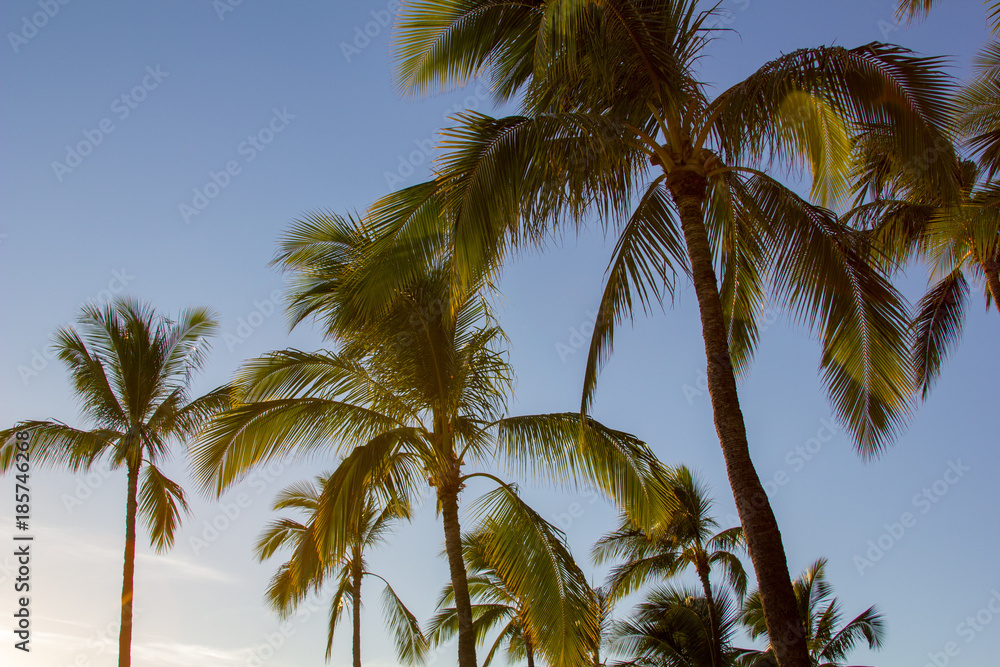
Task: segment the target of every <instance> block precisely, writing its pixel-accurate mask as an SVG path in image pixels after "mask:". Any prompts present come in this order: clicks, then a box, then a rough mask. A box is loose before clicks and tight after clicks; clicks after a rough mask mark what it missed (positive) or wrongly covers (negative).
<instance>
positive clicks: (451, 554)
mask: <svg viewBox="0 0 1000 667" xmlns="http://www.w3.org/2000/svg"><path fill="white" fill-rule="evenodd" d="M452 477H453V479H450V480H449V481H448V482H447V483H445V484H442V485H441V486H439V487H438V500H439V501H440V502H441V516H442V518H443V519H444V546H445V551H446V552H447V553H448V566H449V567H450V568H451V585H452V588H453V589H454V591H455V612H456V614H457V615H458V665H459V667H476V637H475V633H474V632H473V629H472V599H471V598H470V597H469V580H468V577H467V576H466V572H465V560H464V559H463V558H462V527H461V526H460V525H459V523H458V487H459V482H458V473H457V471H456V473H455V474H454V475H453V476H452Z"/></svg>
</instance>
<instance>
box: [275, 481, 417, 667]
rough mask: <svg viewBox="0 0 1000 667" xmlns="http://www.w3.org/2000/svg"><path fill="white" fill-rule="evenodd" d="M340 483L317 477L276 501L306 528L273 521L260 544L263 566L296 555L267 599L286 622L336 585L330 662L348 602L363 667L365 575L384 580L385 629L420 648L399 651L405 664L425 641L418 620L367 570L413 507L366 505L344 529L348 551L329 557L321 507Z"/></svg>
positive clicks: (356, 659)
mask: <svg viewBox="0 0 1000 667" xmlns="http://www.w3.org/2000/svg"><path fill="white" fill-rule="evenodd" d="M345 470H346V468H345ZM336 483H337V480H336V479H335V474H330V475H326V476H321V477H317V478H316V480H315V482H305V483H300V484H295V485H293V486H290V487H288V488H286V489H285V490H283V491H282V492H281V493H280V494H278V497H277V498H276V499H275V503H274V509H275V510H286V509H291V510H298V511H300V512H303V513H305V523H302V522H299V521H296V520H294V519H290V518H281V519H277V520H274V521H272V522H271V523H270V524H268V526H267V527H266V529H265V530H264V532H263V533H262V534H261V536H260V538H259V539H258V541H257V546H256V553H257V556H258V557H259V558H260V559H261V560H262V561H263V560H266V559H268V558H271V557H273V556H274V554H275V553H276V552H277V551H278V550H280V549H290V550H291V551H292V555H291V557H290V558H289V559H288V560H287V561H285V562H284V563H283V564H282V565H281V567H280V568H279V569H278V571H277V573H275V575H274V577H273V578H272V579H271V585H270V587H269V588H268V591H267V600H268V602H269V603H270V605H271V606H272V607H273V608H274V609H275V610H276V611H277V612H278V613H279V614H280V615H281V616H282V617H287V616H289V615H291V613H292V612H294V611H295V609H296V607H297V606H298V604H299V603H300V602H301V601H302V600H303V599H304V598H305V597H306V596H307V595H308V594H309V592H310V591H315V592H319V590H320V589H321V588H323V586H324V585H325V584H326V583H327V582H328V581H331V580H332V581H334V582H336V589H335V590H334V593H333V597H332V599H331V603H330V622H329V629H328V632H327V641H326V659H327V660H329V659H330V655H331V653H332V651H333V635H334V631H335V630H336V628H337V625H338V624H339V622H340V618H341V614H342V612H343V610H344V603H345V602H346V603H348V604H350V606H351V610H352V619H351V620H352V625H353V630H354V634H353V639H352V654H353V658H354V667H361V583H362V580H363V579H364V577H366V576H367V577H375V578H377V579H381V580H382V582H383V583H384V584H385V588H384V589H383V591H382V609H383V612H384V614H385V619H386V623H387V625H389V627H390V628H391V629H392V630H393V631H394V634H395V637H396V641H397V643H398V644H400V645H408V644H415V645H417V646H416V647H415V648H414V649H413V650H411V651H409V652H402V651H401V653H400V656H399V657H400V660H404V661H405V660H406V658H407V656H408V655H411V654H414V653H419V652H421V651H422V647H423V645H424V644H425V640H424V638H423V635H422V634H421V632H420V628H419V626H418V625H417V621H416V618H415V617H414V616H413V614H412V613H410V611H409V610H408V609H407V608H406V606H405V605H404V604H403V603H402V601H401V600H400V599H399V596H398V595H396V592H395V591H394V590H393V588H392V586H391V585H390V584H389V582H388V581H386V580H385V579H384V578H383V577H382V576H381V575H378V574H375V573H374V572H369V571H368V564H367V562H366V560H365V554H366V552H367V551H368V550H370V549H372V548H374V547H376V546H378V545H379V544H382V543H384V542H385V541H386V539H387V538H388V533H389V531H390V530H391V529H392V527H393V524H394V523H395V522H397V521H399V520H405V519H409V518H410V508H409V506H408V505H406V504H405V503H401V502H395V501H393V502H389V503H388V504H387V505H386V506H385V507H383V508H381V509H379V507H377V506H376V505H375V503H374V502H372V501H369V502H368V503H367V504H365V505H363V506H362V508H361V512H360V513H359V514H357V515H355V516H353V517H348V519H349V521H350V526H349V527H348V528H347V529H346V530H345V533H346V534H347V541H348V548H347V550H346V552H344V553H330V552H329V551H326V550H324V549H322V548H321V547H320V544H321V542H322V540H321V539H320V537H319V535H318V534H317V531H318V525H320V524H322V522H323V519H324V514H325V512H326V510H327V509H328V505H326V504H324V502H323V500H324V497H325V496H326V495H327V492H328V490H329V489H332V487H333V486H334V485H335V484H336ZM327 520H329V519H327Z"/></svg>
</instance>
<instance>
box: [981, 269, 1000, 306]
mask: <svg viewBox="0 0 1000 667" xmlns="http://www.w3.org/2000/svg"><path fill="white" fill-rule="evenodd" d="M983 271H984V272H985V273H986V285H987V287H989V289H990V296H992V297H993V305H994V306H996V309H997V312H998V313H1000V259H995V260H993V261H992V262H984V263H983Z"/></svg>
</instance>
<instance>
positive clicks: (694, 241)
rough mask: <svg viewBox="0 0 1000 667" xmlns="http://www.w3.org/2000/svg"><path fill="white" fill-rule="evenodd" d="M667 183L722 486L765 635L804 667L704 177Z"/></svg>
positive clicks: (790, 661)
mask: <svg viewBox="0 0 1000 667" xmlns="http://www.w3.org/2000/svg"><path fill="white" fill-rule="evenodd" d="M667 184H668V187H669V188H670V192H671V195H672V197H673V200H674V203H675V204H676V205H677V210H678V212H679V214H680V219H681V225H682V227H683V230H684V240H685V243H686V245H687V251H688V257H689V258H690V260H691V271H692V279H693V281H694V287H695V292H696V294H697V296H698V308H699V311H700V313H701V326H702V335H703V337H704V339H705V354H706V355H707V357H708V392H709V395H710V396H711V398H712V413H713V417H714V420H715V430H716V432H717V433H718V435H719V442H720V444H721V445H722V453H723V455H724V456H725V459H726V472H727V474H728V476H729V485H730V486H731V487H732V491H733V497H734V499H735V500H736V508H737V511H738V512H739V515H740V522H741V523H742V525H743V531H744V534H745V535H746V540H747V547H748V551H749V552H750V560H751V561H752V562H753V567H754V571H755V572H756V574H757V583H758V587H759V590H760V596H761V601H762V603H763V606H764V617H765V619H766V622H767V631H768V637H769V638H770V641H771V646H772V647H773V648H774V653H775V657H777V659H778V664H779V665H780V666H781V667H810V663H809V652H808V649H807V647H806V641H805V631H804V629H803V627H802V620H801V619H800V618H799V614H798V608H797V607H796V604H795V594H794V593H793V590H792V583H791V577H790V576H789V574H788V565H787V563H786V561H785V550H784V546H783V545H782V543H781V533H780V531H779V530H778V522H777V521H776V520H775V518H774V513H773V512H772V511H771V504H770V502H769V501H768V498H767V493H766V492H765V491H764V487H763V486H762V485H761V483H760V478H759V477H758V476H757V471H756V470H755V469H754V467H753V462H752V461H751V460H750V448H749V445H748V443H747V435H746V426H745V425H744V422H743V413H742V412H741V411H740V402H739V396H738V394H737V391H736V376H735V375H734V374H733V366H732V362H731V360H730V358H729V340H728V336H727V334H726V322H725V317H724V316H723V311H722V300H721V298H720V297H719V288H718V284H717V282H716V276H715V268H714V266H713V262H712V249H711V246H710V245H709V242H708V234H707V232H706V230H705V223H704V210H703V206H704V203H705V195H706V189H707V185H708V184H707V181H706V180H705V178H704V177H703V176H701V175H699V174H696V173H694V172H691V171H674V172H672V173H670V174H669V175H668V179H667Z"/></svg>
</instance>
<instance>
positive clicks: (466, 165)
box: [376, 0, 951, 667]
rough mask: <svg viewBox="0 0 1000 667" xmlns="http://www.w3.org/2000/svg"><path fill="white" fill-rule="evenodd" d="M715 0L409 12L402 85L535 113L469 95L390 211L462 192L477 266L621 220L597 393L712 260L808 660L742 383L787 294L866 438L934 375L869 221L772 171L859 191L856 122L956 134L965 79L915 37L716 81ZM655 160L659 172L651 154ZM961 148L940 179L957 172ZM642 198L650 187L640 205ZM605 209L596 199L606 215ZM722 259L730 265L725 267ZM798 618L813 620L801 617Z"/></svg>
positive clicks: (722, 421)
mask: <svg viewBox="0 0 1000 667" xmlns="http://www.w3.org/2000/svg"><path fill="white" fill-rule="evenodd" d="M712 20H713V15H712V11H705V12H699V11H698V8H697V2H695V0H672V1H664V2H649V1H643V0H530V1H528V2H519V3H509V2H503V1H499V0H412V1H411V2H407V3H404V4H403V7H402V8H401V11H400V14H399V30H398V41H397V55H398V57H399V68H398V70H399V80H400V85H401V87H402V88H403V89H404V90H406V91H408V92H413V93H418V92H423V91H426V90H432V89H441V88H445V87H450V86H457V85H461V84H463V83H466V82H468V81H469V80H470V79H471V78H473V77H479V76H481V77H485V78H487V79H489V81H490V83H491V84H492V89H493V91H494V94H495V97H496V98H497V100H498V101H499V102H513V101H517V102H520V104H521V107H522V114H521V115H519V116H512V117H508V118H501V119H494V118H491V117H488V116H485V115H483V114H478V113H471V112H469V113H466V114H463V115H461V116H460V117H459V118H458V119H457V120H458V122H459V123H460V125H459V126H458V127H456V128H453V129H451V130H448V131H446V132H445V136H444V140H443V142H442V143H443V148H444V149H445V153H444V155H443V156H441V158H440V159H439V160H438V162H437V165H436V173H435V179H434V180H433V181H432V182H430V183H427V184H421V185H419V186H414V187H412V188H407V189H406V190H404V191H401V192H399V193H395V194H393V195H390V196H389V197H387V198H386V199H385V200H384V201H382V202H380V203H379V204H378V205H377V206H376V208H378V209H379V210H383V211H391V210H394V211H396V213H397V216H396V218H395V219H388V218H387V220H386V222H385V224H384V225H383V226H382V228H381V231H382V232H383V233H384V234H385V235H386V236H387V238H392V239H395V240H399V237H400V236H404V235H408V234H409V235H411V236H415V235H418V234H425V235H426V238H427V241H426V245H427V246H428V247H429V246H430V245H432V244H433V243H435V242H437V241H439V240H440V238H441V237H440V236H435V235H433V234H427V233H426V232H427V226H426V225H424V224H421V222H422V221H421V219H420V215H419V212H420V211H421V210H424V209H425V208H435V207H436V208H440V209H444V210H446V211H447V212H448V213H447V215H446V216H444V217H443V219H445V220H447V221H448V222H449V224H450V227H451V232H450V234H449V239H450V240H451V241H452V242H453V243H454V244H455V251H454V252H455V256H456V260H457V261H456V270H457V272H458V274H459V275H460V276H461V277H463V278H465V279H472V278H473V277H475V276H478V275H482V274H486V273H489V272H490V271H491V270H495V268H496V267H497V265H498V264H499V263H500V261H501V260H502V258H503V257H504V256H505V255H506V253H507V251H508V250H509V249H511V248H516V247H524V246H526V245H531V244H536V245H537V244H538V243H540V242H541V241H542V240H544V239H545V238H547V237H548V235H549V234H550V233H552V232H553V231H560V228H559V223H560V222H562V221H564V220H570V221H575V222H576V225H577V226H579V225H581V224H583V223H584V222H585V221H586V220H588V219H593V218H594V217H600V219H601V220H602V221H603V223H604V224H605V226H606V228H611V229H613V230H614V233H615V234H616V235H617V236H618V243H617V246H616V248H615V251H614V257H613V259H612V261H611V264H610V266H609V268H608V277H607V284H606V287H605V291H604V294H603V297H602V300H601V305H600V308H599V312H598V315H597V318H596V322H595V325H594V333H593V337H592V340H591V347H590V355H589V359H588V363H587V368H586V371H585V381H584V401H583V407H584V409H586V408H587V407H588V406H589V402H590V400H591V398H592V395H593V391H594V387H595V384H596V381H597V374H598V371H599V368H600V366H601V365H602V364H603V363H604V361H606V359H607V356H608V354H609V353H610V351H611V348H612V344H613V334H614V326H615V324H616V323H620V322H621V321H622V320H623V319H625V318H629V317H631V315H632V313H633V311H634V310H635V309H637V308H638V307H640V306H641V307H642V308H643V309H647V308H651V307H653V306H654V304H655V303H656V302H657V301H659V300H660V299H661V298H662V297H663V296H664V295H665V294H669V293H672V290H673V286H674V279H675V277H676V275H677V274H678V273H679V274H684V275H686V276H690V278H691V280H692V282H693V284H694V288H695V292H696V296H697V299H698V306H699V311H700V315H701V323H702V330H703V336H704V342H705V352H706V357H707V361H708V373H707V375H708V387H709V393H710V395H711V399H712V406H713V413H714V419H715V425H716V430H717V432H718V435H719V439H720V442H721V445H722V448H723V452H724V454H725V459H726V467H727V470H728V473H729V481H730V485H731V487H732V491H733V495H734V498H735V500H736V505H737V508H738V511H739V514H740V519H741V523H742V525H743V528H744V530H745V532H746V538H747V543H748V548H749V553H750V556H751V558H752V560H753V564H754V569H755V572H756V574H757V577H758V581H759V584H760V587H761V590H762V592H763V595H764V597H765V601H766V605H765V607H766V609H767V613H768V619H769V621H768V622H769V624H770V626H771V627H772V629H773V630H774V631H776V632H781V633H782V634H783V635H784V634H788V635H790V636H791V637H793V639H792V640H791V641H790V642H789V643H788V644H787V648H783V649H782V655H781V656H780V657H781V658H782V664H783V665H786V667H805V665H806V664H807V663H806V658H807V656H806V651H805V646H804V643H803V639H802V637H803V633H802V629H801V628H800V627H799V620H798V618H797V616H796V614H795V601H794V596H793V593H792V587H791V582H790V576H789V574H788V568H787V565H786V562H785V557H784V549H783V546H782V542H781V536H780V532H779V530H778V526H777V523H776V521H775V519H774V515H773V512H772V511H771V508H770V505H769V502H768V499H767V495H766V493H765V491H764V489H763V486H762V485H761V483H760V480H759V477H758V475H757V473H756V471H755V470H754V467H753V463H752V461H751V458H750V455H749V445H748V442H747V436H746V429H745V426H744V421H743V417H742V413H741V411H740V406H739V397H738V393H737V389H736V379H737V375H738V374H740V373H743V372H745V371H746V369H747V367H748V364H749V362H750V359H751V357H752V353H753V350H754V348H755V346H756V343H757V340H758V334H759V329H758V324H757V322H758V320H759V318H760V316H761V313H762V312H763V310H764V307H765V303H766V302H767V300H770V301H771V303H776V304H780V305H782V306H785V307H787V308H788V309H789V310H790V311H791V313H792V314H793V315H794V316H795V317H797V318H798V319H799V320H800V321H803V322H805V323H806V324H807V325H808V326H809V328H810V329H812V330H813V331H815V332H817V333H818V334H819V338H820V340H821V341H822V346H823V354H822V364H821V367H822V375H823V380H824V382H825V384H826V385H827V388H828V391H829V393H830V396H831V398H832V401H833V404H834V407H835V410H836V412H837V414H838V415H839V417H840V419H841V420H842V421H843V422H844V423H845V424H846V425H847V426H848V428H849V429H850V430H851V431H852V432H853V433H854V435H855V439H856V445H857V448H858V450H859V451H860V452H861V453H862V455H864V456H866V457H870V456H874V455H876V454H877V453H879V452H880V451H881V450H882V449H883V448H884V447H885V446H886V445H887V444H888V443H890V442H891V441H892V439H893V437H894V436H895V435H896V433H897V432H898V431H899V429H900V428H902V426H903V424H904V422H905V419H906V415H907V413H908V409H909V405H910V397H911V394H912V391H913V379H912V375H913V371H912V368H911V363H910V359H909V356H908V350H907V338H908V332H907V316H906V309H905V307H904V305H903V302H902V299H901V297H900V296H899V294H898V293H897V292H896V291H895V290H894V289H893V288H892V287H891V285H890V284H889V282H888V280H887V279H886V277H885V276H884V275H883V274H882V273H881V272H879V271H877V270H875V269H873V267H872V265H871V263H870V262H869V261H868V260H867V257H868V255H869V252H870V248H869V247H868V246H869V243H868V239H867V237H866V236H865V235H863V234H859V233H856V232H854V231H853V230H851V229H849V228H847V227H846V226H845V225H844V224H842V222H841V221H840V220H839V219H838V218H837V216H836V215H834V214H833V213H832V212H831V211H830V210H827V209H826V208H824V207H822V206H820V205H816V204H813V203H810V202H808V201H805V200H804V199H802V198H801V197H799V196H798V195H796V194H795V193H794V192H792V191H791V190H789V189H788V188H786V187H784V186H783V185H782V184H780V183H779V182H778V181H776V180H775V179H773V178H771V177H770V176H769V175H768V174H767V173H766V171H765V170H767V169H769V168H774V167H784V166H787V165H791V164H797V163H803V162H804V163H805V164H806V166H807V167H809V168H810V169H811V170H812V172H813V176H814V186H813V196H814V198H815V199H817V200H818V201H819V202H820V204H822V203H837V202H838V201H840V200H842V199H843V198H844V196H845V195H846V194H847V184H846V180H845V177H846V175H847V174H848V164H849V160H848V158H849V157H850V156H851V154H852V152H851V147H852V137H853V136H854V135H855V134H857V133H858V132H860V131H862V130H864V129H865V128H867V127H870V126H874V125H878V126H879V127H886V128H887V129H888V130H889V131H888V132H887V133H886V134H887V136H888V137H890V138H891V139H892V140H893V141H894V142H895V143H894V149H895V150H896V153H897V155H899V156H900V158H901V159H903V160H916V159H918V158H919V156H920V155H921V154H922V151H924V150H925V149H927V148H928V147H933V146H934V145H935V143H940V142H941V141H943V140H944V139H946V136H945V130H944V128H945V126H946V124H947V120H948V111H949V107H948V102H947V98H948V87H947V82H946V79H945V77H944V76H943V75H942V73H941V72H940V71H939V69H938V65H939V61H938V60H936V59H933V58H929V59H928V58H919V57H916V56H915V55H914V54H912V53H910V52H909V51H907V50H906V49H903V48H900V47H895V46H890V45H884V44H869V45H866V46H862V47H859V48H854V49H848V48H844V47H819V48H811V49H802V50H799V51H795V52H793V53H789V54H786V55H783V56H781V57H779V58H777V59H776V60H773V61H771V62H769V63H766V64H765V65H764V66H763V67H761V68H760V69H759V70H757V71H756V72H755V73H753V74H751V75H750V76H749V77H748V78H746V79H745V80H743V81H741V82H739V83H737V84H735V85H734V86H732V87H730V88H729V89H727V90H725V91H723V92H721V93H719V94H718V95H714V96H713V95H712V94H711V91H709V90H708V89H707V87H706V85H705V84H704V83H703V81H702V79H701V78H700V76H699V73H698V71H697V66H696V63H697V60H698V59H699V58H700V57H701V56H703V55H704V54H705V47H706V46H707V45H708V44H709V43H710V41H711V30H710V26H711V25H712ZM651 167H652V171H651V170H650V168H651ZM950 168H951V165H950V156H949V155H947V154H945V155H942V158H941V159H940V160H938V161H936V162H935V163H934V164H932V165H930V166H929V168H928V170H927V174H926V176H927V178H928V180H929V181H931V182H933V183H935V184H936V185H938V186H939V188H940V189H941V190H942V191H944V190H947V189H948V188H949V187H951V181H950V174H951V171H950ZM633 201H637V203H636V204H635V206H634V207H631V208H630V205H631V204H632V202H633ZM593 214H596V216H595V215H593ZM717 270H721V274H722V275H721V282H720V281H718V280H717ZM796 636H797V637H798V639H795V638H794V637H796Z"/></svg>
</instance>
